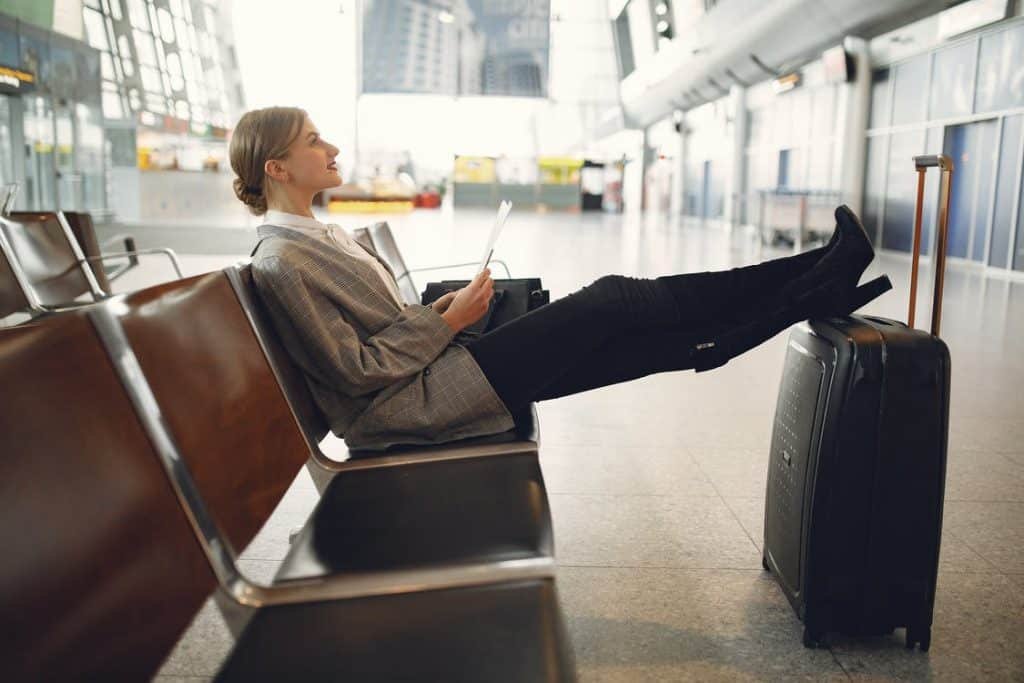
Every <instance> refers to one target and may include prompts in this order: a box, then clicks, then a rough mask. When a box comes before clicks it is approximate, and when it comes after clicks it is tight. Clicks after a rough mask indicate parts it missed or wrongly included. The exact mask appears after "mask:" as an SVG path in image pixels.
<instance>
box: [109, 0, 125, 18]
mask: <svg viewBox="0 0 1024 683" xmlns="http://www.w3.org/2000/svg"><path fill="white" fill-rule="evenodd" d="M107 5H108V8H109V9H108V11H109V13H110V16H112V17H114V20H115V21H121V20H122V19H124V9H123V8H122V7H121V0H107Z"/></svg>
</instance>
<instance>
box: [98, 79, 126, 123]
mask: <svg viewBox="0 0 1024 683" xmlns="http://www.w3.org/2000/svg"><path fill="white" fill-rule="evenodd" d="M103 116H104V118H108V119H120V118H124V108H123V107H122V106H121V95H120V94H118V92H117V86H115V85H114V84H113V83H104V84H103Z"/></svg>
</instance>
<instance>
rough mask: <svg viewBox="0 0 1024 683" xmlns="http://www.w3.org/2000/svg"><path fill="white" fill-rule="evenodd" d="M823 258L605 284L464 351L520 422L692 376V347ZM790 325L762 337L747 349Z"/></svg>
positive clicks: (805, 256)
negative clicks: (683, 373)
mask: <svg viewBox="0 0 1024 683" xmlns="http://www.w3.org/2000/svg"><path fill="white" fill-rule="evenodd" d="M823 254H824V248H819V249H815V250H812V251H808V252H804V253H802V254H797V255H796V256H791V257H787V258H781V259H775V260H773V261H767V262H765V263H760V264H757V265H754V266H747V267H744V268H733V269H731V270H726V271H717V272H703V273H688V274H683V275H669V276H665V277H659V278H655V279H640V278H631V277H625V276H622V275H606V276H604V277H601V278H598V279H597V280H595V281H594V282H593V283H591V284H590V285H588V286H586V287H584V288H583V289H580V290H578V291H576V292H573V293H572V294H569V295H568V296H565V297H563V298H561V299H557V300H555V301H552V302H551V303H550V304H548V305H547V306H543V307H541V308H538V309H536V310H534V311H531V312H530V313H528V314H527V315H524V316H522V317H520V318H517V319H516V320H513V321H511V322H508V323H506V324H505V325H502V326H501V327H499V328H498V329H496V330H493V331H491V332H488V333H487V334H484V335H483V336H481V337H479V338H477V339H474V340H472V341H470V342H468V343H466V344H465V346H466V348H467V349H468V350H469V352H470V353H471V354H472V355H473V357H474V358H475V359H476V362H477V364H479V366H480V368H481V369H482V370H483V372H484V375H485V376H486V377H487V379H488V381H489V382H490V383H491V386H493V387H494V390H495V392H496V393H497V394H498V396H499V397H500V398H501V400H502V401H503V402H504V403H505V406H506V407H507V408H508V409H509V411H510V412H512V413H513V414H516V413H517V412H518V411H520V410H522V409H523V408H525V407H526V406H527V405H529V404H530V403H531V402H534V401H545V400H549V399H553V398H558V397H561V396H568V395H569V394H575V393H579V392H581V391H587V390H589V389H596V388H598V387H603V386H608V385H610V384H617V383H619V382H625V381H628V380H632V379H637V378H640V377H645V376H647V375H650V374H653V373H657V372H669V371H674V370H688V369H690V368H693V367H694V356H695V351H694V345H695V344H697V343H699V342H700V341H701V338H702V337H703V336H706V335H707V334H708V332H709V330H722V329H723V328H724V329H728V328H729V326H739V325H743V324H745V323H747V322H748V321H750V320H751V318H752V316H756V315H758V313H759V312H760V310H761V309H762V307H764V306H766V305H768V302H769V301H771V300H772V299H773V297H776V296H777V294H778V292H779V290H781V289H782V288H783V287H784V286H785V285H786V284H788V283H790V282H791V281H792V280H793V279H794V278H796V277H798V276H799V275H802V274H804V273H806V272H807V270H809V269H810V267H811V266H813V265H814V264H815V263H816V262H817V261H818V260H819V259H820V258H821V256H822V255H823ZM788 324H789V323H784V324H780V326H779V329H774V328H772V329H768V330H766V331H764V333H763V334H762V335H761V336H760V337H758V338H753V339H750V340H749V341H750V343H749V345H747V347H748V348H751V347H753V346H756V345H757V344H759V343H761V342H763V341H765V340H766V339H768V338H770V337H771V336H774V335H775V334H777V333H778V332H779V331H781V330H782V329H784V328H785V327H786V326H787V325H788ZM762 337H763V338H762Z"/></svg>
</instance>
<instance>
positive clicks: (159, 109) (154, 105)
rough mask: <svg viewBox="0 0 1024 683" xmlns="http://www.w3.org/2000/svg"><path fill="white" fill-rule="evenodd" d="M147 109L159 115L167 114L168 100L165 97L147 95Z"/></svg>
mask: <svg viewBox="0 0 1024 683" xmlns="http://www.w3.org/2000/svg"><path fill="white" fill-rule="evenodd" d="M146 109H148V110H149V111H151V112H155V113H157V114H166V113H167V100H166V99H165V98H164V97H163V95H156V94H153V93H146Z"/></svg>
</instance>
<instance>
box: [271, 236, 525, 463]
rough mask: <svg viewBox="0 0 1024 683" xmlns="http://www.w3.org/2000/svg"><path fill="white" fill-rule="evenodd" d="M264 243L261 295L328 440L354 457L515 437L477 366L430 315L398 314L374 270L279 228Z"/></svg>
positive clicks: (412, 307) (410, 310)
mask: <svg viewBox="0 0 1024 683" xmlns="http://www.w3.org/2000/svg"><path fill="white" fill-rule="evenodd" d="M258 234H259V237H260V242H259V243H258V244H257V246H256V249H255V250H254V252H253V260H252V274H253V279H254V281H255V283H256V289H257V291H258V293H259V295H260V298H261V299H262V300H263V302H264V304H265V305H266V307H267V309H268V311H269V314H270V317H271V320H272V321H273V323H274V327H275V328H276V331H277V333H278V334H279V336H280V337H281V339H282V341H283V342H284V344H285V347H286V348H287V349H288V352H289V353H290V354H291V356H292V358H293V359H294V360H295V362H296V363H297V364H298V365H299V367H300V368H302V370H303V373H304V374H305V377H306V382H307V384H308V385H309V388H310V390H311V392H312V394H313V398H314V399H315V400H316V402H317V405H319V407H320V409H321V410H322V411H323V413H324V415H325V416H326V417H327V422H328V424H329V425H330V428H331V431H332V432H334V433H335V434H336V435H338V436H340V437H343V438H344V439H345V443H346V444H347V445H348V446H349V447H350V448H367V449H383V448H386V447H388V446H391V445H394V444H431V443H440V442H444V441H451V440H454V439H462V438H467V437H471V436H482V435H484V434H496V433H498V432H503V431H506V430H508V429H512V428H513V426H514V423H513V421H512V416H511V415H510V414H509V412H508V410H507V409H506V407H505V404H504V403H502V401H501V399H500V398H499V397H498V395H497V394H496V393H495V392H494V389H493V388H492V387H491V385H490V383H489V382H488V381H487V378H486V377H485V376H484V373H483V371H482V370H481V369H480V366H479V365H477V363H476V360H474V359H473V356H472V355H470V353H469V351H467V350H466V349H465V348H463V347H462V346H460V345H458V344H456V343H453V339H454V334H453V332H452V329H451V328H450V327H448V324H447V323H445V322H444V320H443V319H442V318H441V316H440V315H438V314H437V313H436V312H435V311H434V310H433V309H432V308H430V307H429V306H421V305H419V304H408V305H406V306H405V307H404V308H399V307H398V306H397V304H396V303H395V301H394V300H393V299H392V297H391V296H390V295H389V294H388V292H387V290H386V289H385V285H384V282H382V281H381V279H380V276H379V275H378V273H377V272H376V271H375V270H374V269H373V268H372V267H371V266H370V265H369V264H366V263H360V262H359V260H358V259H354V258H352V257H350V256H346V255H345V253H344V252H342V251H341V250H339V249H334V248H332V247H331V246H329V245H328V244H326V243H323V242H320V241H318V240H317V239H316V238H314V237H310V236H308V235H305V234H303V233H301V232H299V231H297V230H291V229H289V228H284V227H280V226H274V225H263V226H260V227H259V229H258ZM363 248H364V249H366V247H363ZM366 250H367V251H368V252H369V253H370V254H371V255H372V256H373V257H374V258H376V259H377V260H378V261H380V262H381V263H382V264H383V265H384V267H385V268H387V270H388V272H389V273H390V274H391V276H392V277H394V273H393V272H392V270H391V268H390V266H388V264H387V263H385V262H384V261H383V260H382V259H381V258H380V257H379V256H378V255H377V254H376V253H375V252H374V251H373V250H372V249H366Z"/></svg>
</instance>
